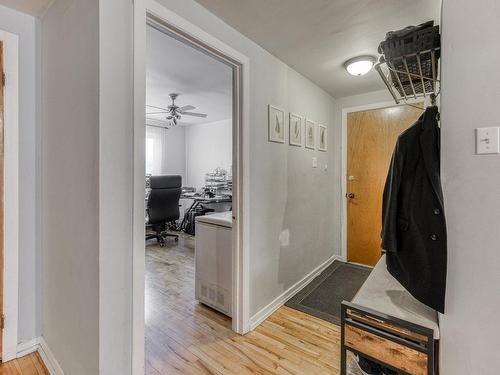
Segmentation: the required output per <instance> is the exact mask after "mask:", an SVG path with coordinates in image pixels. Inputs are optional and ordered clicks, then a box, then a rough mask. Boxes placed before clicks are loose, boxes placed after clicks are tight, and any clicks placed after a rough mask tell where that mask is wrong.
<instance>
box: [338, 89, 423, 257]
mask: <svg viewBox="0 0 500 375" xmlns="http://www.w3.org/2000/svg"><path fill="white" fill-rule="evenodd" d="M422 100H423V99H422V98H420V99H418V100H411V101H409V102H408V103H410V104H413V103H418V102H421V101H422ZM402 105H406V104H405V103H399V104H397V103H395V102H394V101H384V102H377V103H372V104H365V105H360V106H356V107H346V108H342V174H341V180H342V181H341V197H340V198H341V199H342V205H341V207H342V219H341V222H342V232H341V252H340V256H341V259H342V261H344V262H347V199H346V198H345V195H346V193H347V114H348V113H352V112H361V111H369V110H372V109H381V108H388V107H397V106H402Z"/></svg>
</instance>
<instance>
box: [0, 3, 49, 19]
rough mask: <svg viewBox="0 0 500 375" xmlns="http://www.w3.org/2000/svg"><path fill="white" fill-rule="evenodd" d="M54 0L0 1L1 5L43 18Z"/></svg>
mask: <svg viewBox="0 0 500 375" xmlns="http://www.w3.org/2000/svg"><path fill="white" fill-rule="evenodd" d="M53 1H54V0H0V4H1V5H5V6H6V7H8V8H12V9H15V10H18V11H20V12H23V13H28V14H31V15H32V16H35V17H40V16H42V15H43V14H44V13H45V11H46V10H47V9H48V8H49V6H50V4H51V3H52V2H53Z"/></svg>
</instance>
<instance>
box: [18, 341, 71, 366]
mask: <svg viewBox="0 0 500 375" xmlns="http://www.w3.org/2000/svg"><path fill="white" fill-rule="evenodd" d="M36 351H38V353H39V354H40V357H42V360H43V363H44V364H45V367H47V370H48V371H49V373H50V375H64V372H63V370H62V368H61V366H60V365H59V362H57V360H56V358H55V357H54V354H53V353H52V351H51V350H50V348H49V346H48V345H47V343H46V342H45V340H44V338H43V337H36V338H34V339H33V340H30V341H26V342H23V343H21V344H19V345H18V346H17V356H16V357H17V358H20V357H24V356H25V355H28V354H31V353H34V352H36Z"/></svg>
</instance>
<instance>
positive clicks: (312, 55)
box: [196, 0, 441, 98]
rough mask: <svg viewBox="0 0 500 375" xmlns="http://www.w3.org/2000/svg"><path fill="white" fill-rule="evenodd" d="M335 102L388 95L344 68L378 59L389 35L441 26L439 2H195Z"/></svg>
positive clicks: (374, 78)
mask: <svg viewBox="0 0 500 375" xmlns="http://www.w3.org/2000/svg"><path fill="white" fill-rule="evenodd" d="M196 1H197V2H198V3H200V4H201V5H202V6H204V7H205V8H207V9H208V10H209V11H210V12H212V13H214V14H215V15H216V16H218V17H219V18H221V19H223V20H224V21H225V22H226V23H228V24H229V25H231V26H233V27H234V28H235V29H237V30H238V31H240V32H241V33H242V34H244V35H246V36H247V37H248V38H250V39H252V40H253V41H254V42H256V43H257V44H259V45H260V46H262V47H263V48H265V49H266V50H268V51H269V52H270V53H272V54H273V55H275V56H276V57H278V58H279V59H281V60H282V61H284V62H285V63H286V64H288V65H289V66H291V67H292V68H294V69H295V70H297V71H298V72H300V73H302V74H303V75H304V76H306V77H307V78H309V79H310V80H311V81H313V82H315V83H316V84H317V85H319V86H320V87H322V88H323V89H324V90H326V91H327V92H329V93H330V94H331V95H332V96H334V97H336V98H339V97H344V96H349V95H355V94H361V93H365V92H370V91H375V90H379V89H383V88H384V87H385V86H384V84H383V83H382V80H381V79H380V77H379V76H378V73H377V72H376V71H374V70H372V71H371V72H370V73H368V74H367V75H365V76H362V77H353V76H350V75H348V73H347V72H346V71H345V69H344V67H343V63H344V62H345V61H346V60H348V59H349V58H351V57H355V56H359V55H366V54H369V55H374V56H377V57H378V56H379V55H378V53H377V47H378V45H379V43H380V41H382V40H383V39H384V37H385V34H386V32H387V31H391V30H397V29H400V28H403V27H406V26H408V25H415V24H419V23H422V22H425V21H428V20H432V19H433V20H438V19H439V14H440V7H441V5H440V0H307V1H304V0H273V1H269V0H252V1H248V0H196Z"/></svg>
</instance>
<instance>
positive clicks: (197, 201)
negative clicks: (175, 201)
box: [180, 194, 233, 229]
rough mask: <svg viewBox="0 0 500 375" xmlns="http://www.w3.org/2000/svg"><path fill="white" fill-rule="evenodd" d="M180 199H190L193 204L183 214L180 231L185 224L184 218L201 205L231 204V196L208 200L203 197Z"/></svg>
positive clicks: (183, 197)
mask: <svg viewBox="0 0 500 375" xmlns="http://www.w3.org/2000/svg"><path fill="white" fill-rule="evenodd" d="M181 198H182V199H192V200H193V204H191V206H189V208H188V209H187V210H186V212H185V213H184V217H183V218H182V222H181V226H180V227H181V229H183V228H184V225H185V222H186V216H187V214H189V213H190V212H192V211H194V210H196V208H198V207H199V206H200V205H202V204H211V203H231V202H232V201H233V197H231V196H226V197H213V198H208V197H205V196H197V195H188V194H186V195H183V196H181Z"/></svg>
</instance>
